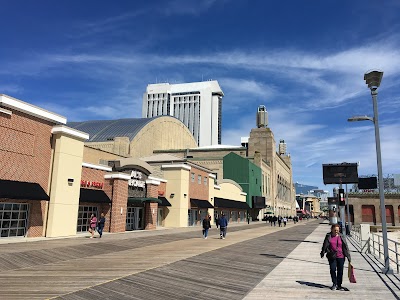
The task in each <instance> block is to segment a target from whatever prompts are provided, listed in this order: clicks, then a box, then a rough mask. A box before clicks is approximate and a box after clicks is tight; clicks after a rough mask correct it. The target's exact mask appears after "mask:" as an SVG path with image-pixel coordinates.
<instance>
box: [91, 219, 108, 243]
mask: <svg viewBox="0 0 400 300" xmlns="http://www.w3.org/2000/svg"><path fill="white" fill-rule="evenodd" d="M105 223H106V218H105V216H104V214H103V213H102V214H101V215H100V218H99V220H97V217H96V216H95V215H94V214H92V215H91V216H90V220H89V232H90V234H91V236H90V238H91V239H92V238H93V237H94V233H95V232H96V229H97V232H98V233H99V235H100V238H101V237H102V236H103V229H104V224H105Z"/></svg>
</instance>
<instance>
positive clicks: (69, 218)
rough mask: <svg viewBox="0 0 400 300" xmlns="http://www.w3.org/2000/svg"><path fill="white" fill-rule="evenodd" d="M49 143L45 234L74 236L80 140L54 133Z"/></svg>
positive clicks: (79, 176)
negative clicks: (49, 179) (51, 145)
mask: <svg viewBox="0 0 400 300" xmlns="http://www.w3.org/2000/svg"><path fill="white" fill-rule="evenodd" d="M53 143H54V164H53V172H52V184H51V193H50V203H49V213H48V225H47V234H46V235H47V236H48V237H57V236H69V235H75V234H76V220H77V218H78V207H79V194H80V180H81V174H82V157H83V141H82V140H78V139H76V138H73V137H70V136H68V135H63V134H61V133H58V134H54V136H53ZM69 180H73V182H70V181H69Z"/></svg>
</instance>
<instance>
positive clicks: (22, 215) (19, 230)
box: [0, 203, 29, 237]
mask: <svg viewBox="0 0 400 300" xmlns="http://www.w3.org/2000/svg"><path fill="white" fill-rule="evenodd" d="M28 210H29V206H28V204H20V203H0V237H12V236H25V235H26V231H27V227H28Z"/></svg>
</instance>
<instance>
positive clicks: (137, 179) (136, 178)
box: [128, 171, 146, 188]
mask: <svg viewBox="0 0 400 300" xmlns="http://www.w3.org/2000/svg"><path fill="white" fill-rule="evenodd" d="M142 178H143V175H142V172H139V171H132V172H131V179H129V180H128V185H129V186H135V187H140V188H144V187H145V185H146V182H145V181H143V180H141V179H142Z"/></svg>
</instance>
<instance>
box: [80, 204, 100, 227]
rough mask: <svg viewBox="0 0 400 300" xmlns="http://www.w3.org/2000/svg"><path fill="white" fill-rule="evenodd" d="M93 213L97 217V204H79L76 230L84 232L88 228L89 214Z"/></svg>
mask: <svg viewBox="0 0 400 300" xmlns="http://www.w3.org/2000/svg"><path fill="white" fill-rule="evenodd" d="M92 214H93V215H94V216H95V217H96V218H97V219H98V218H99V214H98V210H97V206H86V205H79V210H78V224H77V227H76V231H77V232H86V231H88V230H89V224H90V216H91V215H92Z"/></svg>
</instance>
